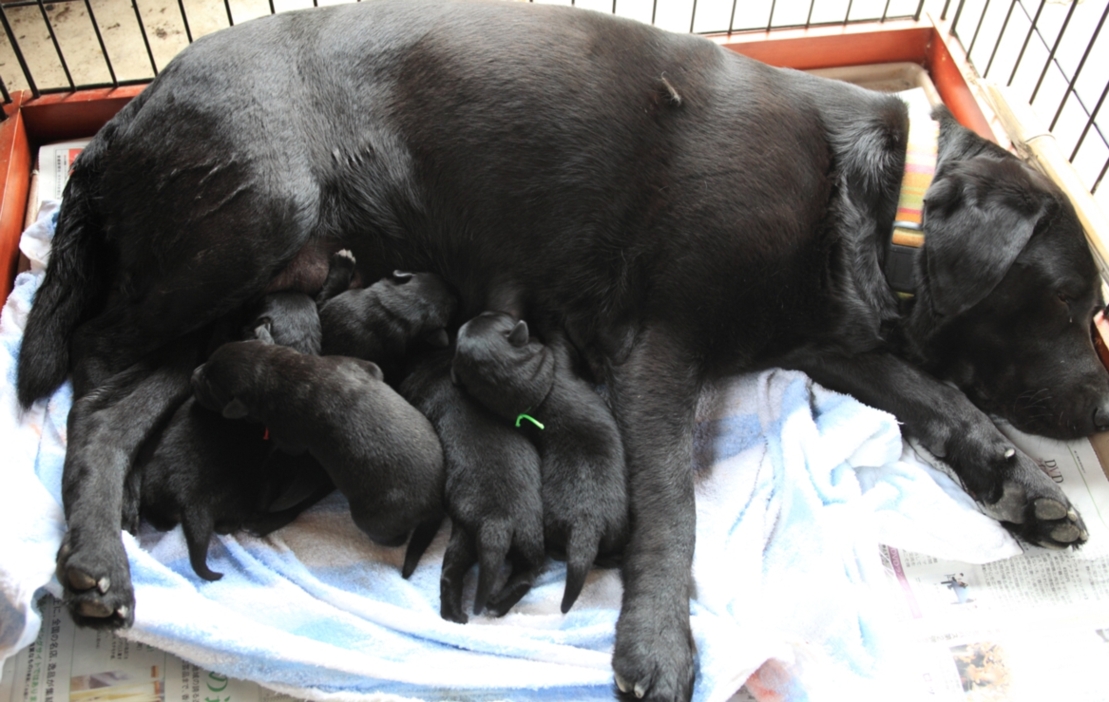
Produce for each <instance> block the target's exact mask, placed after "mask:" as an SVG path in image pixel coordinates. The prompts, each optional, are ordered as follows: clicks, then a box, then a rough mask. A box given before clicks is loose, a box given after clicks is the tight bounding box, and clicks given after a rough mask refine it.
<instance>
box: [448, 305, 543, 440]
mask: <svg viewBox="0 0 1109 702" xmlns="http://www.w3.org/2000/svg"><path fill="white" fill-rule="evenodd" d="M554 374H555V359H554V356H553V355H552V354H551V352H550V350H549V349H548V348H547V347H546V346H544V345H543V344H542V343H540V342H539V341H538V340H536V339H533V338H531V337H530V336H529V334H528V325H527V322H524V321H523V320H520V321H517V320H516V319H515V318H513V317H511V316H510V315H507V314H504V313H503V312H483V313H481V314H480V315H478V316H477V317H474V318H473V319H471V320H470V321H468V322H466V323H465V324H463V325H462V328H461V329H459V330H458V341H457V343H456V348H455V354H454V360H453V362H452V363H451V378H452V379H454V381H455V383H457V384H459V385H461V386H462V387H464V388H465V389H466V392H467V393H469V394H470V395H471V396H472V397H473V398H474V399H476V400H477V401H478V402H480V403H481V404H483V405H485V407H486V408H488V409H489V410H490V411H492V412H494V413H496V414H498V415H500V416H502V417H504V418H505V419H508V420H515V419H516V417H518V416H519V415H520V413H521V412H527V411H529V410H532V409H535V408H536V407H538V406H539V405H540V404H542V402H543V400H545V399H546V397H547V395H548V394H549V393H550V391H551V386H553V385H554Z"/></svg>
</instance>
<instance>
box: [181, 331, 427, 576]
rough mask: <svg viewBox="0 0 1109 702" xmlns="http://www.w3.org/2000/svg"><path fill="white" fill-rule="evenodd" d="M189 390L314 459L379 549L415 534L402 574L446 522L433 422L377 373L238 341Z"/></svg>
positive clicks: (350, 361) (349, 361) (342, 360)
mask: <svg viewBox="0 0 1109 702" xmlns="http://www.w3.org/2000/svg"><path fill="white" fill-rule="evenodd" d="M192 385H193V391H194V394H195V396H196V399H197V401H198V402H200V404H202V405H204V406H205V407H207V408H208V409H210V410H213V411H216V412H219V413H221V414H222V415H223V416H224V417H227V418H229V419H241V418H244V417H249V418H250V419H252V420H254V421H256V422H260V423H262V424H264V425H265V426H266V427H268V428H269V431H270V435H271V437H272V438H273V439H274V440H276V441H277V442H278V443H279V444H280V445H281V446H282V447H283V448H285V449H287V450H289V451H290V452H294V453H296V452H299V451H307V452H308V453H309V454H311V456H312V457H313V458H315V459H316V460H317V461H319V463H320V465H322V466H323V468H324V470H326V471H327V473H328V475H329V476H330V477H331V480H332V481H333V482H334V483H335V485H336V486H337V487H338V488H339V490H340V491H341V492H342V493H343V494H344V495H345V496H346V497H347V499H348V500H349V502H350V510H351V516H352V517H353V519H354V522H355V524H357V525H358V527H359V528H360V529H361V530H362V531H363V532H365V533H366V535H367V536H369V537H370V538H371V539H373V540H374V541H376V542H377V543H380V544H383V545H386V546H399V545H401V544H403V543H404V541H405V540H406V539H407V538H408V537H409V535H410V534H413V532H414V531H415V533H414V534H413V536H412V539H411V540H410V542H409V548H408V553H407V554H406V557H405V565H404V575H405V576H406V577H407V576H408V575H409V574H411V572H412V570H414V569H415V567H416V563H417V562H418V561H419V557H420V555H422V553H423V550H424V549H425V548H426V547H427V544H428V543H430V541H431V539H432V538H433V537H434V535H435V532H436V530H438V527H439V524H440V523H441V522H442V519H443V452H442V449H441V448H440V445H439V439H438V438H437V437H436V435H435V430H434V429H433V428H432V426H431V424H430V423H429V422H428V420H427V418H426V417H424V416H423V415H422V414H420V413H419V412H418V411H417V410H416V409H415V408H414V407H412V405H410V404H408V403H407V402H405V400H404V399H403V398H402V397H401V396H400V395H398V394H397V393H396V392H394V391H393V390H392V389H391V388H390V387H389V386H387V385H386V384H385V383H384V382H383V379H382V374H381V369H380V368H378V367H377V366H376V365H375V364H373V363H370V362H368V361H362V360H359V359H354V358H346V357H341V356H323V357H321V356H310V355H307V354H302V353H297V352H296V351H294V350H292V349H289V348H285V347H282V346H275V345H271V344H266V343H264V342H261V341H241V342H236V343H231V344H225V345H223V346H221V347H220V348H219V349H217V350H216V352H215V353H213V354H212V356H211V358H209V359H208V362H207V363H205V364H204V365H202V366H201V367H199V368H197V369H196V372H195V373H194V374H193V379H192Z"/></svg>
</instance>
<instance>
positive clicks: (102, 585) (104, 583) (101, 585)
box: [96, 576, 112, 595]
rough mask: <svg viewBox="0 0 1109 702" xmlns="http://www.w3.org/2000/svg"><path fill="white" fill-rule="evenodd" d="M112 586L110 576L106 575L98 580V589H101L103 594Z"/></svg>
mask: <svg viewBox="0 0 1109 702" xmlns="http://www.w3.org/2000/svg"><path fill="white" fill-rule="evenodd" d="M111 586H112V581H111V580H109V579H108V576H104V577H103V578H101V579H100V580H98V581H96V589H97V590H99V591H100V594H101V595H103V594H104V593H105V592H107V591H108V588H110V587H111Z"/></svg>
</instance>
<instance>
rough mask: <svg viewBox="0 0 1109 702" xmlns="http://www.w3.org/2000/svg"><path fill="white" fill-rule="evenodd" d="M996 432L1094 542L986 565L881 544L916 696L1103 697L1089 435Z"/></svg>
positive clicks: (1101, 580)
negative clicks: (1059, 437)
mask: <svg viewBox="0 0 1109 702" xmlns="http://www.w3.org/2000/svg"><path fill="white" fill-rule="evenodd" d="M1003 431H1004V432H1005V433H1006V434H1007V435H1009V438H1010V439H1011V440H1012V441H1013V442H1014V443H1015V444H1016V445H1017V446H1018V447H1019V448H1020V449H1021V450H1023V451H1024V452H1025V453H1027V454H1028V455H1030V456H1032V457H1033V458H1035V459H1036V460H1037V461H1038V462H1039V463H1040V466H1041V468H1043V469H1044V471H1045V472H1047V474H1048V475H1050V476H1051V477H1052V479H1053V480H1055V482H1057V483H1058V484H1059V485H1060V486H1061V487H1062V488H1063V490H1064V491H1065V492H1066V494H1067V497H1068V498H1070V500H1071V501H1072V502H1073V503H1074V505H1075V507H1076V508H1077V509H1078V510H1079V511H1080V512H1081V513H1082V516H1083V519H1084V520H1085V522H1086V526H1087V528H1088V530H1089V532H1090V540H1089V543H1087V544H1086V545H1085V546H1084V547H1083V548H1082V549H1081V550H1078V551H1073V550H1067V551H1053V550H1049V549H1043V548H1036V547H1031V546H1026V547H1025V552H1024V554H1023V555H1021V556H1018V557H1016V558H1012V559H1008V560H1003V561H996V562H993V563H987V564H984V565H972V564H968V563H959V562H956V561H941V560H937V559H935V558H930V557H928V556H922V555H919V554H914V553H909V552H905V551H898V550H897V549H894V548H888V547H883V548H882V557H883V560H884V561H885V565H886V569H887V574H888V576H889V585H890V586H891V587H892V588H893V590H894V591H895V593H896V594H895V597H894V601H896V602H899V603H900V610H899V611H898V612H896V616H898V617H900V618H901V619H902V620H903V621H904V624H905V627H904V629H905V631H906V632H907V633H908V635H909V637H910V638H911V640H912V641H913V648H914V649H915V655H913V656H910V661H909V665H910V666H912V667H914V668H916V672H917V674H918V675H919V676H920V677H919V679H918V683H919V685H920V690H921V692H922V694H921V697H923V698H924V699H931V700H960V701H962V700H974V701H979V700H981V701H986V700H991V701H992V700H998V701H1000V700H1004V701H1005V702H1015V701H1018V700H1036V701H1037V702H1042V701H1043V700H1067V702H1081V701H1083V700H1091V701H1093V700H1105V699H1109V681H1107V680H1106V678H1105V676H1104V675H1103V674H1102V671H1103V670H1104V669H1105V668H1104V666H1105V662H1106V660H1109V523H1107V521H1106V517H1109V480H1107V479H1106V477H1105V473H1104V472H1103V471H1102V468H1101V465H1100V464H1099V462H1098V459H1097V456H1096V455H1095V453H1094V450H1093V447H1092V446H1091V444H1090V442H1089V441H1088V440H1086V439H1082V440H1078V441H1071V442H1059V441H1052V440H1050V439H1045V438H1042V437H1034V436H1029V435H1026V434H1021V433H1020V432H1017V431H1016V430H1013V429H1010V428H1008V427H1006V428H1003ZM910 687H915V686H912V685H910Z"/></svg>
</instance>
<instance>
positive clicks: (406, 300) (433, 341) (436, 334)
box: [373, 271, 458, 348]
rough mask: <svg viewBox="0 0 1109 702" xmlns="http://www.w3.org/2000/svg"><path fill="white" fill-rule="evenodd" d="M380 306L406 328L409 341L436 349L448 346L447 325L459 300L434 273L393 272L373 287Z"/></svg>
mask: <svg viewBox="0 0 1109 702" xmlns="http://www.w3.org/2000/svg"><path fill="white" fill-rule="evenodd" d="M373 288H374V290H375V291H376V292H377V300H378V302H379V304H380V305H381V306H382V307H384V308H385V310H386V311H387V312H388V313H389V314H390V315H391V316H392V317H393V319H395V320H400V321H401V322H402V323H403V326H404V327H406V333H407V334H409V335H410V337H411V339H415V340H419V341H422V342H424V343H427V344H429V345H431V346H434V347H437V348H446V347H447V346H449V345H450V337H449V336H448V334H447V325H449V324H450V321H451V317H452V316H453V315H454V310H455V308H456V307H457V305H458V301H457V300H456V299H455V297H454V295H453V294H452V293H451V291H450V288H449V287H447V283H446V281H444V280H443V279H442V278H440V277H439V276H437V275H435V274H434V273H407V272H404V271H395V272H394V273H393V274H392V275H391V276H389V277H387V278H383V279H381V280H379V281H378V282H376V283H374V285H373Z"/></svg>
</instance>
